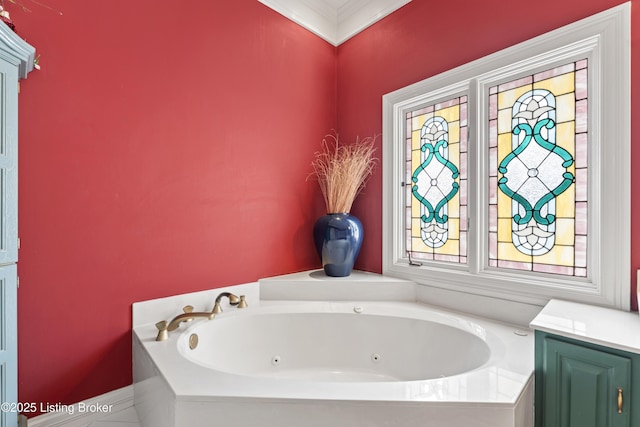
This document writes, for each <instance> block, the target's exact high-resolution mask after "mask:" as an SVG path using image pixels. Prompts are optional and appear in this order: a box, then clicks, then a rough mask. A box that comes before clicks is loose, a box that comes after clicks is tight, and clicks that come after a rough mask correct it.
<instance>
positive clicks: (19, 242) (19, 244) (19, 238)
mask: <svg viewBox="0 0 640 427" xmlns="http://www.w3.org/2000/svg"><path fill="white" fill-rule="evenodd" d="M18 249H20V238H19V237H18Z"/></svg>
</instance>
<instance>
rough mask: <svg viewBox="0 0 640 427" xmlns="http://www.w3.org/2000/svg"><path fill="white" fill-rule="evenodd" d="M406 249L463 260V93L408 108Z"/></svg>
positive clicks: (437, 257)
mask: <svg viewBox="0 0 640 427" xmlns="http://www.w3.org/2000/svg"><path fill="white" fill-rule="evenodd" d="M406 120H407V132H406V144H407V149H406V153H407V159H406V174H407V179H406V182H407V185H406V187H405V188H406V191H407V197H406V200H407V207H406V211H407V221H406V224H405V225H406V239H407V251H408V252H410V253H411V255H412V257H413V258H415V259H417V260H420V259H425V260H439V261H448V262H455V263H463V264H464V263H466V255H467V249H466V241H467V238H466V232H467V230H466V228H467V214H466V209H467V203H466V192H467V184H466V182H467V176H466V175H467V173H466V158H467V97H466V96H458V97H454V98H451V99H448V100H446V101H443V102H438V103H436V104H432V105H428V106H426V107H422V108H418V109H416V110H413V111H410V112H407V113H406Z"/></svg>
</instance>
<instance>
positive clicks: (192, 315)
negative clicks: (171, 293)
mask: <svg viewBox="0 0 640 427" xmlns="http://www.w3.org/2000/svg"><path fill="white" fill-rule="evenodd" d="M183 311H184V313H182V314H179V315H177V316H176V317H174V318H173V319H171V321H170V322H167V321H166V320H163V321H161V322H158V323H156V328H158V336H157V337H156V341H164V340H166V339H167V338H169V332H170V331H174V330H176V329H178V326H180V324H181V323H182V322H190V321H192V320H193V319H198V318H204V319H209V320H211V319H213V318H214V317H215V313H213V312H211V313H207V312H194V311H193V307H192V306H190V305H188V306H186V307H184V308H183Z"/></svg>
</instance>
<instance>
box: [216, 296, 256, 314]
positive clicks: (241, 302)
mask: <svg viewBox="0 0 640 427" xmlns="http://www.w3.org/2000/svg"><path fill="white" fill-rule="evenodd" d="M224 297H227V298H229V304H231V305H233V306H237V307H238V308H246V307H248V304H247V300H246V299H245V297H244V295H240V296H239V297H238V296H237V295H234V294H232V293H231V292H222V293H220V295H218V296H217V298H216V301H215V303H214V304H213V311H212V313H214V314H218V313H222V306H221V305H220V302H221V301H222V298H224Z"/></svg>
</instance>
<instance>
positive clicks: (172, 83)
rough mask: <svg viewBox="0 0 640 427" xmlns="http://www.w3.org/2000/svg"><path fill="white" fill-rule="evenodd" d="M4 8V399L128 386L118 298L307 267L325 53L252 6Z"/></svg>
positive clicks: (126, 311) (126, 330) (125, 333)
mask: <svg viewBox="0 0 640 427" xmlns="http://www.w3.org/2000/svg"><path fill="white" fill-rule="evenodd" d="M25 3H26V4H27V5H28V6H29V7H30V9H31V10H32V12H30V13H25V12H23V11H22V10H20V9H19V8H17V7H15V6H14V5H11V4H9V3H8V2H5V4H6V5H7V8H8V9H9V10H10V11H11V15H12V18H13V20H14V22H15V23H16V25H17V30H18V33H19V34H20V35H21V36H22V37H24V38H26V39H27V41H28V42H30V43H31V44H32V45H34V46H36V47H37V51H38V53H39V54H40V55H41V64H42V70H40V71H34V72H33V73H31V74H30V75H29V77H28V79H27V80H25V81H23V82H22V90H21V94H20V100H19V102H20V111H19V114H20V127H19V132H20V154H19V157H20V159H19V212H20V216H19V231H20V237H21V243H22V248H21V249H20V254H19V275H20V289H19V318H18V322H19V400H20V401H21V402H50V403H57V402H62V403H73V402H76V401H79V400H82V399H85V398H88V397H91V396H96V395H98V394H101V393H104V392H107V391H109V390H113V389H116V388H119V387H123V386H126V385H128V384H131V333H130V329H131V314H130V313H131V304H132V303H133V302H136V301H143V300H147V299H152V298H157V297H162V296H167V295H173V294H181V293H185V292H191V291H197V290H203V289H210V288H214V287H219V286H223V285H230V284H237V283H244V282H250V281H254V280H256V279H258V278H260V277H267V276H272V275H277V274H284V273H289V272H293V271H300V270H306V269H311V268H318V267H319V263H318V260H317V255H316V254H315V250H314V247H313V242H312V239H311V229H312V227H313V222H314V221H315V219H316V218H317V217H318V216H319V215H320V214H322V213H323V205H322V198H321V196H320V194H319V191H318V188H317V183H314V182H313V181H306V178H307V176H308V174H309V172H310V171H311V166H310V162H311V160H312V158H313V153H314V152H315V151H316V150H317V149H318V148H319V147H320V141H321V140H322V137H323V136H324V135H325V134H326V133H328V132H330V130H331V129H332V128H334V127H335V125H336V107H335V106H336V61H337V59H336V48H335V47H334V46H331V45H330V44H328V43H326V42H325V41H323V40H321V39H320V38H318V37H316V36H315V35H313V34H311V33H310V32H308V31H307V30H304V29H303V28H302V27H300V26H298V25H296V24H294V23H293V22H291V21H289V20H287V19H285V18H284V17H282V16H281V15H279V14H277V13H276V12H274V11H272V10H271V9H268V8H267V7H265V6H264V5H262V4H261V3H259V2H258V1H256V0H234V1H210V0H185V1H179V2H171V3H169V2H158V1H153V0H135V1H130V0H126V1H125V0H115V1H109V2H99V1H86V0H60V1H45V2H43V3H44V4H46V5H50V6H52V7H55V8H56V9H58V10H60V11H61V12H62V15H59V14H57V13H55V12H54V11H52V10H49V9H47V8H45V7H40V6H38V5H37V4H36V3H33V4H32V3H30V2H25Z"/></svg>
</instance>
